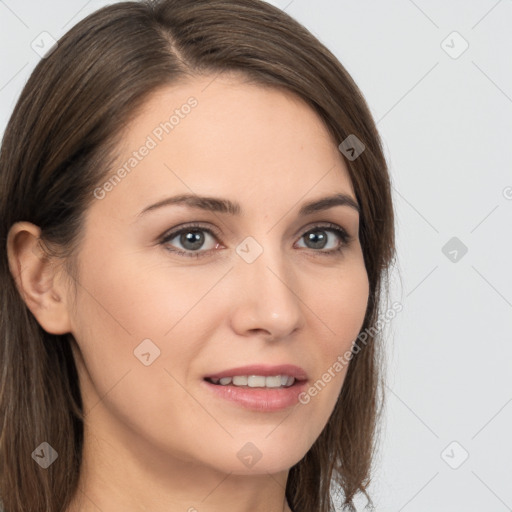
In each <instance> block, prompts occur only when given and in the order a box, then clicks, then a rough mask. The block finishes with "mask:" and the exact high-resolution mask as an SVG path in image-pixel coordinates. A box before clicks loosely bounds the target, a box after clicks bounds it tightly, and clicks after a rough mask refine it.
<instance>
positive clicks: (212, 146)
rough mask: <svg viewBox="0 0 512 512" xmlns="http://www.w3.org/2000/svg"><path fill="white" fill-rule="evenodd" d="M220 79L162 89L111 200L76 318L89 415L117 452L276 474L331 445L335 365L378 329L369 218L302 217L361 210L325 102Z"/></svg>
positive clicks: (106, 193)
mask: <svg viewBox="0 0 512 512" xmlns="http://www.w3.org/2000/svg"><path fill="white" fill-rule="evenodd" d="M212 79H213V77H211V76H210V77H205V78H200V79H199V78H196V79H194V81H191V82H188V83H186V84H182V85H179V86H173V87H169V88H167V89H163V90H161V91H159V92H158V93H157V94H155V95H153V96H152V97H151V99H150V100H149V101H148V102H147V104H146V105H145V107H144V109H143V110H142V111H141V112H140V113H139V115H138V117H137V118H136V119H135V120H134V121H133V122H132V123H131V124H130V125H129V126H128V129H127V133H126V135H125V137H124V138H123V145H122V147H121V148H120V154H119V159H118V161H117V164H116V165H115V166H114V168H113V172H112V175H115V176H116V177H115V178H114V179H112V180H111V181H110V182H109V183H107V184H106V185H101V186H100V187H99V188H98V189H96V191H95V197H96V199H95V200H94V202H93V205H92V206H91V208H90V209H89V210H88V212H87V216H86V224H85V238H84V240H83V245H82V247H81V250H80V253H79V276H78V283H79V284H78V286H77V288H78V295H77V302H76V304H75V306H76V308H70V315H71V325H72V333H73V335H74V337H75V339H76V340H77V343H78V346H79V349H80V353H78V352H77V353H76V354H75V355H76V357H77V364H78V368H79V375H80V384H81V388H82V393H83V400H84V412H85V415H86V422H87V424H88V425H89V428H90V429H91V431H92V430H94V432H95V433H96V434H97V435H101V437H102V438H103V439H105V440H107V442H108V443H109V444H110V445H111V446H115V447H117V448H118V451H117V452H116V453H118V454H120V453H121V452H122V451H123V450H129V451H131V452H132V454H133V453H134V452H137V451H138V452H139V453H138V456H143V455H144V454H148V453H153V454H159V455H158V456H157V457H161V460H169V461H174V462H180V461H181V462H185V461H187V462H191V463H193V464H194V465H195V466H197V465H201V466H207V467H210V468H215V469H218V470H222V471H225V472H230V473H235V474H250V473H262V474H263V473H267V472H277V471H282V470H285V469H287V468H289V467H291V466H292V465H294V464H295V463H296V462H298V461H299V460H300V459H301V458H302V457H303V456H304V454H305V453H306V452H307V450H308V449H309V448H310V447H311V445H312V444H313V443H314V441H315V440H316V439H317V437H318V436H319V435H320V433H321V431H322V429H323V428H324V426H325V424H326V422H327V420H328V418H329V416H330V414H331V412H332V410H333V408H334V405H335V403H336V400H337V397H338V395H339V393H340V390H341V387H342V384H343V380H344V378H345V374H346V370H347V365H346V364H342V365H339V364H338V365H336V364H335V363H336V362H337V361H340V360H341V356H342V355H343V354H344V353H345V352H346V351H347V350H350V348H351V346H352V343H353V341H354V340H355V338H356V337H357V335H358V333H359V331H360V329H361V327H362V323H363V319H364V315H365V311H366V305H367V299H368V291H369V288H368V278H367V273H366V270H365V265H364V260H363V254H362V250H361V246H360V242H359V239H358V227H359V216H358V211H357V209H356V208H354V207H353V206H351V205H350V204H336V205H333V204H331V205H330V207H327V208H325V209H324V208H320V207H318V208H314V207H310V208H308V209H307V211H305V212H301V209H303V207H304V206H305V205H306V204H308V203H310V202H317V201H319V200H321V199H323V198H327V197H332V196H334V195H338V194H339V195H342V196H348V198H351V199H352V200H353V201H354V202H355V201H356V199H355V194H354V190H353V188H352V185H351V181H350V179H349V176H348V174H347V169H346V166H345V164H344V162H343V159H342V156H341V154H340V153H339V150H338V148H337V146H336V144H335V142H334V141H332V139H331V138H330V137H329V135H328V132H327V130H326V128H325V127H324V125H323V124H322V122H321V120H320V118H319V117H318V116H317V115H316V114H315V113H314V111H313V110H311V109H310V107H308V106H307V105H306V104H305V103H303V102H302V101H301V100H299V99H298V98H296V97H294V96H292V95H290V93H285V92H281V91H278V90H276V89H270V88H264V87H261V86H256V85H250V84H247V83H244V82H243V81H242V80H241V79H235V78H233V77H232V78H231V79H228V78H227V77H226V76H221V77H217V78H216V79H215V80H213V82H212ZM191 98H193V99H191ZM173 115H174V117H173V118H171V116H173ZM166 123H167V124H166ZM144 148H145V149H144ZM123 166H124V172H123V171H119V169H121V168H122V167H123ZM106 181H107V180H105V182H106ZM184 195H186V196H190V199H189V200H188V201H183V202H181V201H180V202H178V201H170V198H173V197H176V196H184ZM205 197H208V198H215V201H213V200H211V201H208V200H206V199H201V198H205ZM167 200H169V203H168V204H167V205H163V206H160V207H154V208H149V207H150V206H151V205H155V204H157V203H160V202H163V201H167ZM221 201H222V202H221ZM224 201H225V202H228V201H229V204H230V205H231V204H234V205H236V206H235V208H234V210H236V211H232V210H233V209H232V208H226V207H225V206H222V205H224ZM320 206H321V205H320ZM324 206H325V205H324ZM327 206H328V205H327ZM336 229H340V230H342V232H343V231H344V232H346V235H347V237H348V240H347V239H345V238H344V236H343V235H340V234H338V232H337V231H336ZM179 230H182V231H181V233H177V232H178V231H179ZM337 249H340V250H339V251H338V250H337ZM70 297H71V294H70ZM340 366H342V368H341V369H340ZM249 367H252V368H249ZM333 368H337V369H336V370H333ZM329 371H330V378H327V377H325V374H326V372H329ZM277 376H282V377H283V378H282V379H281V378H280V377H279V378H278V377H277ZM221 377H225V378H226V379H225V380H224V379H223V380H222V382H221V381H220V380H218V379H220V378H221ZM229 377H237V378H236V379H235V382H233V380H232V379H231V380H230V379H229ZM247 377H248V378H247ZM273 377H275V378H273ZM288 377H295V378H296V379H297V380H296V381H295V383H294V384H293V385H292V386H291V387H286V386H287V385H288V384H289V383H290V382H292V380H291V379H287V378H288ZM207 378H210V379H211V381H207V380H206V379H207ZM318 380H320V381H321V384H320V385H319V384H318V383H317V387H316V389H317V392H316V393H314V392H313V393H309V391H308V390H309V389H310V388H311V387H312V386H314V384H315V382H317V381H318ZM213 382H217V383H213ZM226 382H227V383H228V384H226ZM283 382H286V386H285V387H281V384H282V383H283ZM224 384H225V385H224ZM235 384H236V385H235ZM262 386H265V387H262ZM274 386H280V387H279V388H278V387H274ZM318 390H320V391H318ZM299 394H301V395H300V396H301V397H302V398H301V399H300V400H299ZM313 395H314V396H313ZM120 456H121V455H120Z"/></svg>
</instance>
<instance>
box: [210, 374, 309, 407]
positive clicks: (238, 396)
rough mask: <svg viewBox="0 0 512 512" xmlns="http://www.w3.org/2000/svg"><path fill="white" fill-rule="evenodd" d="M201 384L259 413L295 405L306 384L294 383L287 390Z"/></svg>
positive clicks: (226, 398)
mask: <svg viewBox="0 0 512 512" xmlns="http://www.w3.org/2000/svg"><path fill="white" fill-rule="evenodd" d="M203 383H204V384H205V385H206V386H207V387H208V389H210V390H211V391H212V392H213V393H215V394H216V395H217V396H219V397H221V398H224V399H225V400H229V401H231V402H234V403H235V404H237V405H239V406H241V407H244V408H245V409H250V410H253V411H259V412H272V411H280V410H282V409H286V408H288V407H292V406H294V405H296V404H297V403H298V402H299V395H300V394H301V393H302V392H303V391H304V389H305V388H306V384H307V383H306V382H305V381H303V382H295V384H293V385H292V386H290V387H288V388H242V387H237V386H232V385H230V384H228V385H227V386H221V385H219V384H212V383H211V382H208V381H207V380H203Z"/></svg>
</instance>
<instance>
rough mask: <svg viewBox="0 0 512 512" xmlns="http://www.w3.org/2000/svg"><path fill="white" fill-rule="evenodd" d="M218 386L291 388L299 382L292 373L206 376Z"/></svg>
mask: <svg viewBox="0 0 512 512" xmlns="http://www.w3.org/2000/svg"><path fill="white" fill-rule="evenodd" d="M205 380H206V381H207V382H211V383H212V384H215V385H217V386H235V387H237V388H269V389H281V388H289V387H291V386H293V385H294V384H295V382H297V380H296V379H295V377H292V376H291V375H272V376H268V377H266V376H264V375H236V376H233V377H222V378H205Z"/></svg>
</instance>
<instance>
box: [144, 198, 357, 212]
mask: <svg viewBox="0 0 512 512" xmlns="http://www.w3.org/2000/svg"><path fill="white" fill-rule="evenodd" d="M170 205H185V206H188V207H190V208H197V209H201V210H205V211H210V212H217V213H226V214H229V215H237V216H239V215H241V214H242V211H243V210H242V207H241V206H240V204H239V203H236V202H233V201H230V200H229V199H221V198H218V197H207V196H198V195H192V194H181V195H178V196H173V197H168V198H166V199H162V200H161V201H158V202H157V203H155V204H152V205H150V206H147V207H146V208H144V209H143V210H142V211H141V212H140V213H139V215H138V217H141V216H143V215H145V214H146V213H148V212H151V211H154V210H156V209H158V208H162V207H164V206H170ZM334 206H349V207H350V208H353V209H354V210H356V211H357V212H358V213H360V208H359V204H358V203H357V201H356V200H355V199H354V198H353V197H351V196H349V195H348V194H341V193H339V194H335V195H331V196H327V197H322V198H321V199H315V200H313V201H309V202H307V203H304V204H303V205H302V206H301V208H300V210H299V215H300V216H305V215H310V214H312V213H315V212H319V211H323V210H328V209H329V208H332V207H334Z"/></svg>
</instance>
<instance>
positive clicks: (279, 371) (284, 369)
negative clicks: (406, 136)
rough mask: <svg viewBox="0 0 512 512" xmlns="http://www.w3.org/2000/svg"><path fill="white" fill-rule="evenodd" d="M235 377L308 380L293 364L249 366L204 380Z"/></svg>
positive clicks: (207, 376) (208, 376) (300, 369)
mask: <svg viewBox="0 0 512 512" xmlns="http://www.w3.org/2000/svg"><path fill="white" fill-rule="evenodd" d="M237 375H261V376H262V377H272V376H273V375H288V376H290V377H293V378H294V379H295V380H297V381H305V380H308V375H307V373H306V371H305V370H304V369H303V368H301V367H299V366H295V365H294V364H280V365H273V366H271V365H265V364H255V365H250V366H239V367H237V368H230V369H229V370H223V371H220V372H216V373H211V374H209V375H205V377H204V378H205V379H222V378H223V377H236V376H237Z"/></svg>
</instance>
